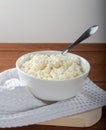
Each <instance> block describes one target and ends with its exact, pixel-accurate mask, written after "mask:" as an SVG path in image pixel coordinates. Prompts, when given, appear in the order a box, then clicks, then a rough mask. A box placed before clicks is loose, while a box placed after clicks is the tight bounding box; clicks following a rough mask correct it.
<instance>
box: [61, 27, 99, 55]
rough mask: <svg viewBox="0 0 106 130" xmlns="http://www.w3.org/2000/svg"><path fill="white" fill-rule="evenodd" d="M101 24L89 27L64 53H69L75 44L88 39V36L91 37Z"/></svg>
mask: <svg viewBox="0 0 106 130" xmlns="http://www.w3.org/2000/svg"><path fill="white" fill-rule="evenodd" d="M98 28H99V26H98V25H94V26H91V27H90V28H88V29H87V30H86V31H85V32H84V33H83V34H82V35H81V36H80V37H79V38H78V39H77V40H76V41H75V42H74V43H72V44H71V45H69V46H68V47H67V48H66V49H65V50H63V51H62V54H65V53H67V52H68V51H70V50H71V49H72V48H73V47H74V46H76V45H77V44H79V43H80V42H82V41H83V40H85V39H87V38H88V37H90V36H91V35H93V34H94V33H95V32H96V31H97V30H98Z"/></svg>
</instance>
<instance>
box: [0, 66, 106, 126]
mask: <svg viewBox="0 0 106 130" xmlns="http://www.w3.org/2000/svg"><path fill="white" fill-rule="evenodd" d="M105 105H106V92H105V91H104V90H102V89H101V88H99V87H98V86H97V85H95V84H94V83H93V82H92V81H91V80H90V79H89V78H87V80H85V83H84V86H83V88H82V91H81V92H80V93H79V94H78V95H77V96H76V97H74V98H70V99H67V100H64V101H60V102H55V103H53V102H52V103H51V102H43V101H41V100H39V99H37V98H35V97H33V96H32V94H31V93H30V92H29V90H28V89H27V87H26V86H24V85H23V84H22V83H21V82H20V81H19V79H18V74H17V70H16V68H13V69H9V70H6V71H4V72H2V73H0V127H1V128H6V127H17V126H26V125H31V124H37V123H40V122H44V121H48V120H52V119H56V118H59V117H64V116H68V115H74V114H78V113H82V112H86V111H88V110H92V109H96V108H99V107H103V106H105Z"/></svg>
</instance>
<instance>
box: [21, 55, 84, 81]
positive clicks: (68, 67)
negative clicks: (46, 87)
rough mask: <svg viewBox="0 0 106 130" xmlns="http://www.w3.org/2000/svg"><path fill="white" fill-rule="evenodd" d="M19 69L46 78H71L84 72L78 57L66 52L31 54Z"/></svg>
mask: <svg viewBox="0 0 106 130" xmlns="http://www.w3.org/2000/svg"><path fill="white" fill-rule="evenodd" d="M20 69H21V70H22V71H24V72H25V73H27V74H29V75H31V76H34V77H36V78H40V79H48V80H50V79H56V80H66V79H72V78H75V77H77V76H79V75H81V74H83V73H84V70H83V68H82V66H81V60H80V58H78V57H76V56H70V55H67V54H66V55H62V54H52V55H50V56H48V55H44V54H32V55H30V56H29V59H28V60H26V61H25V62H24V63H22V64H21V66H20Z"/></svg>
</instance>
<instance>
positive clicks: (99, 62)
mask: <svg viewBox="0 0 106 130" xmlns="http://www.w3.org/2000/svg"><path fill="white" fill-rule="evenodd" d="M68 45H69V44H67V43H65V44H63V43H62V44H61V43H50V44H48V43H40V44H37V43H36V44H33V43H29V44H28V43H27V44H18V43H17V44H13V43H8V44H6V43H5V44H4V43H1V44H0V72H2V71H4V70H6V69H10V68H13V67H15V62H16V60H17V58H18V57H19V56H21V55H23V54H25V53H28V52H32V51H39V50H63V49H64V48H66V47H67V46H68ZM72 53H75V54H78V55H80V56H83V57H84V58H86V59H87V60H88V61H89V62H90V65H91V71H90V74H89V77H90V79H91V80H92V81H93V82H95V83H96V84H97V85H99V86H100V87H101V88H102V89H104V90H106V44H103V43H98V44H91V43H90V44H79V45H78V46H76V47H75V48H73V50H72ZM105 123H106V107H104V108H103V115H102V119H101V120H100V121H99V122H98V123H97V124H96V125H94V126H92V127H90V128H84V129H85V130H104V129H106V125H105ZM14 129H15V130H19V129H20V130H29V129H31V130H35V129H36V130H77V129H79V130H83V129H82V128H69V127H57V126H56V127H55V126H46V125H31V126H25V127H18V128H11V130H14ZM0 130H2V129H0ZM4 130H8V129H4Z"/></svg>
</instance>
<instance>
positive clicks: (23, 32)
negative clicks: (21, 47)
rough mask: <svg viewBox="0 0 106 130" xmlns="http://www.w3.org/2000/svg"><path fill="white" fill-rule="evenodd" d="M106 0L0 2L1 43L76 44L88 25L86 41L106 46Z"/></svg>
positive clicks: (18, 0) (2, 0) (7, 0)
mask: <svg viewBox="0 0 106 130" xmlns="http://www.w3.org/2000/svg"><path fill="white" fill-rule="evenodd" d="M105 7H106V0H0V42H1V43H7V42H21V43H22V42H24V43H25V42H26V43H28V42H36V43H42V42H43V43H44V42H53V43H55V42H56V43H57V42H59V43H61V42H62V43H64V42H73V41H74V40H76V38H78V37H79V36H80V34H81V33H83V31H85V30H86V29H87V28H88V27H89V26H91V25H94V24H98V25H99V26H100V28H99V30H98V32H97V33H96V34H95V35H94V36H92V37H91V38H89V39H87V40H86V41H84V42H98V43H99V42H105V43H106V36H105V35H106V24H105V23H106V21H105V19H106V15H105Z"/></svg>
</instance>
